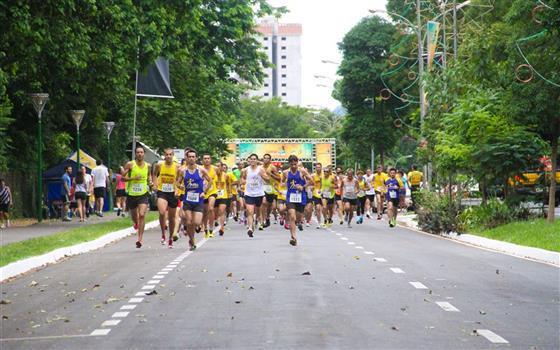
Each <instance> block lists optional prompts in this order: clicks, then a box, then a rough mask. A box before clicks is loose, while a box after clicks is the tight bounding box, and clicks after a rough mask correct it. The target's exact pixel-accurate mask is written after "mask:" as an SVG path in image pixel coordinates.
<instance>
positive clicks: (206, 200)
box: [204, 193, 218, 204]
mask: <svg viewBox="0 0 560 350" xmlns="http://www.w3.org/2000/svg"><path fill="white" fill-rule="evenodd" d="M208 197H214V198H216V197H218V195H217V194H215V193H214V194H211V195H210V196H208ZM204 204H208V198H204Z"/></svg>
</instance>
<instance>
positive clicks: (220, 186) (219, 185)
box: [215, 172, 229, 199]
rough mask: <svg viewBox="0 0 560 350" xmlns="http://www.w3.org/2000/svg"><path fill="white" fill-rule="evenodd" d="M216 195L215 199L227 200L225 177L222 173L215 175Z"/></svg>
mask: <svg viewBox="0 0 560 350" xmlns="http://www.w3.org/2000/svg"><path fill="white" fill-rule="evenodd" d="M215 183H216V194H217V195H218V196H217V197H216V198H217V199H228V198H229V193H228V188H227V175H226V174H225V173H224V172H222V173H221V174H220V175H218V174H216V182H215Z"/></svg>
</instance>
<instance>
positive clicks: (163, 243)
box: [161, 236, 165, 245]
mask: <svg viewBox="0 0 560 350" xmlns="http://www.w3.org/2000/svg"><path fill="white" fill-rule="evenodd" d="M161 245H165V236H161Z"/></svg>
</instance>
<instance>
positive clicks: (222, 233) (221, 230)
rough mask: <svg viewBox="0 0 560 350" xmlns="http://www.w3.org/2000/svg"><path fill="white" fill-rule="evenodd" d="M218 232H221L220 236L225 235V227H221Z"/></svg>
mask: <svg viewBox="0 0 560 350" xmlns="http://www.w3.org/2000/svg"><path fill="white" fill-rule="evenodd" d="M218 232H219V233H220V236H223V235H224V229H223V228H221V229H220V231H218Z"/></svg>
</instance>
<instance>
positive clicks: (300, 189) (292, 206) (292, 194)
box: [284, 154, 313, 246]
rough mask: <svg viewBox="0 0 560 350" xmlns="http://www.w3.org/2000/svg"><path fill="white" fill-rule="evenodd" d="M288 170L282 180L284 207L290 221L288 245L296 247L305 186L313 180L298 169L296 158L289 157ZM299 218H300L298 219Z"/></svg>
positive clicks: (302, 169)
mask: <svg viewBox="0 0 560 350" xmlns="http://www.w3.org/2000/svg"><path fill="white" fill-rule="evenodd" d="M288 163H289V164H290V168H289V169H287V170H285V171H284V179H285V180H286V186H287V193H286V207H287V208H288V218H289V221H290V234H291V239H290V244H291V245H293V246H296V245H297V236H296V222H298V223H299V224H298V228H299V230H300V231H301V230H303V227H302V226H301V223H300V222H301V221H300V220H301V216H303V211H304V209H305V205H306V204H307V192H306V190H305V188H306V186H307V184H310V183H312V181H313V179H312V178H311V176H309V173H308V172H307V170H305V168H303V167H301V168H299V167H298V157H297V156H295V155H293V154H292V155H290V157H289V158H288ZM298 216H300V218H298Z"/></svg>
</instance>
